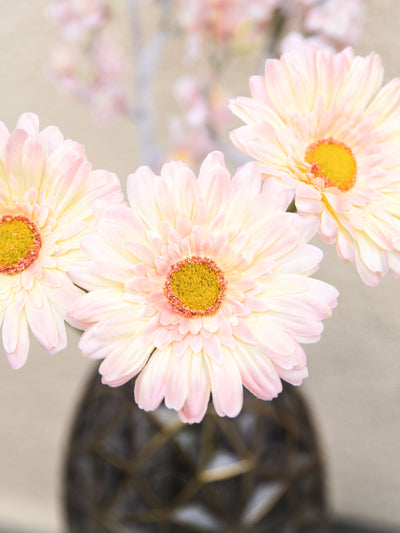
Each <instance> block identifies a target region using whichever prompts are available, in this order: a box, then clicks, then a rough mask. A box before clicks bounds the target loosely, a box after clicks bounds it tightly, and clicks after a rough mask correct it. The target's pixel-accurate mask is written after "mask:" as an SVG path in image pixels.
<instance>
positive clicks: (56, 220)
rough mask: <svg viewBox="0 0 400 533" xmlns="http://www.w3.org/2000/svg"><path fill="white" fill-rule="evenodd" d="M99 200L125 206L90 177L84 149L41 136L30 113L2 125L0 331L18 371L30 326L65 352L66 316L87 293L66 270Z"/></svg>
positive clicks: (109, 186) (108, 181)
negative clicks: (13, 123)
mask: <svg viewBox="0 0 400 533" xmlns="http://www.w3.org/2000/svg"><path fill="white" fill-rule="evenodd" d="M101 201H107V202H108V203H113V202H116V203H118V204H119V203H120V202H121V201H122V194H121V191H120V186H119V183H118V180H117V178H116V176H114V175H113V174H110V173H108V172H105V171H93V172H92V171H91V166H90V164H89V163H88V161H86V158H85V155H84V151H83V148H82V147H81V146H80V145H79V144H77V143H75V142H72V141H69V140H67V141H64V139H63V137H62V135H61V133H60V131H59V130H58V129H57V128H55V127H49V128H46V129H44V130H43V131H40V132H39V121H38V118H37V117H36V115H33V114H30V113H25V114H23V115H22V116H21V117H20V118H19V120H18V123H17V128H16V129H15V130H14V131H13V132H11V133H9V132H8V130H7V128H6V127H5V125H4V124H3V123H2V122H0V325H1V324H2V338H3V345H4V350H5V352H6V354H7V357H8V360H9V362H10V364H11V366H12V367H13V368H19V367H21V366H22V365H23V364H24V363H25V361H26V358H27V355H28V350H29V333H28V326H29V328H30V329H31V331H32V332H33V334H34V335H35V337H36V338H37V339H38V341H39V342H40V344H41V345H42V346H43V347H44V348H45V349H46V350H47V351H48V352H49V353H55V352H57V351H59V350H61V349H63V348H65V346H66V331H65V325H64V319H65V315H66V313H67V312H68V311H69V310H70V308H71V306H72V305H73V304H74V303H75V301H76V300H77V299H78V297H79V296H80V295H81V293H82V291H81V290H80V289H78V288H77V287H76V286H75V285H74V284H73V283H72V281H71V280H70V279H69V277H68V274H67V270H68V268H69V265H70V263H71V262H72V261H77V260H79V259H80V258H82V257H83V254H82V252H81V251H80V249H79V241H80V238H81V237H83V236H85V235H87V233H88V232H89V231H90V229H91V228H92V226H93V223H94V216H93V213H92V209H93V208H94V207H95V205H96V204H97V203H98V202H101Z"/></svg>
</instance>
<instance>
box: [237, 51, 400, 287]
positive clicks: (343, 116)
mask: <svg viewBox="0 0 400 533" xmlns="http://www.w3.org/2000/svg"><path fill="white" fill-rule="evenodd" d="M382 76H383V69H382V65H381V60H380V58H379V56H377V55H376V54H371V55H369V56H368V57H365V58H363V57H355V56H354V53H353V51H352V50H351V49H346V50H344V51H343V52H341V53H339V54H336V55H334V54H331V53H330V52H327V51H323V50H318V49H317V48H315V47H310V48H305V49H303V50H302V51H301V52H299V53H294V52H293V53H287V54H284V55H283V56H282V58H281V59H280V60H267V62H266V65H265V77H263V76H255V77H253V78H251V80H250V89H251V95H252V98H237V99H235V100H233V101H232V102H231V106H230V107H231V109H232V110H233V112H234V113H235V114H236V115H238V116H239V117H240V118H241V119H242V120H243V121H244V122H246V124H247V125H246V126H243V127H241V128H239V129H237V130H235V131H234V132H232V140H233V142H234V144H235V145H236V146H237V147H238V148H240V149H241V150H243V151H244V152H245V153H247V154H248V155H250V156H252V157H254V158H255V159H257V160H258V161H260V162H261V163H262V169H263V172H264V174H265V177H268V176H275V177H277V178H279V179H281V180H282V181H284V182H285V183H286V184H288V185H289V186H291V187H293V188H295V190H296V206H297V209H298V211H299V212H300V213H302V214H306V215H313V216H315V217H318V219H319V232H320V234H321V235H322V236H323V238H324V239H325V240H326V241H327V242H336V247H337V251H338V254H339V256H340V257H341V258H342V259H344V260H345V261H351V262H355V264H356V267H357V269H358V272H359V273H360V275H361V277H362V279H363V280H364V282H365V283H367V284H368V285H376V284H377V283H378V282H379V280H380V278H381V276H382V275H384V274H386V273H387V272H388V271H391V272H392V273H393V274H394V275H395V276H396V277H399V276H400V220H399V219H400V106H399V101H400V79H398V78H397V79H394V80H392V81H391V82H390V83H388V84H387V85H385V86H384V87H383V88H381V84H382Z"/></svg>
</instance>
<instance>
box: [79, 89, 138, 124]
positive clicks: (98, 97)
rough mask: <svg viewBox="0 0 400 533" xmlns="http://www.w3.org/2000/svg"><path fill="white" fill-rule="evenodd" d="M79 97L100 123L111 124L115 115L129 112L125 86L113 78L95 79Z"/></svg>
mask: <svg viewBox="0 0 400 533" xmlns="http://www.w3.org/2000/svg"><path fill="white" fill-rule="evenodd" d="M81 97H82V100H84V101H86V102H87V103H88V104H89V106H90V108H91V111H92V113H93V115H94V116H95V118H96V121H97V122H98V123H100V124H104V125H107V124H111V123H112V122H113V120H115V118H116V117H117V116H119V115H124V114H128V112H129V102H128V97H127V94H126V90H125V87H124V85H123V84H121V83H118V82H114V81H113V80H107V79H103V80H101V79H99V80H97V81H95V82H94V83H92V84H90V85H88V87H86V88H85V89H84V90H83V91H82V93H81Z"/></svg>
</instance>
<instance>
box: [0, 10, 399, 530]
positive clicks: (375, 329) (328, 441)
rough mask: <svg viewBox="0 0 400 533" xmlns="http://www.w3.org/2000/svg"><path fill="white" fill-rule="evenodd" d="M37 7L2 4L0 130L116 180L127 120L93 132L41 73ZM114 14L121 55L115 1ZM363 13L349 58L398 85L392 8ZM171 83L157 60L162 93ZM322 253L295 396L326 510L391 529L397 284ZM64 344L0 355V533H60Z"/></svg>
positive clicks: (73, 399) (132, 151) (41, 20)
mask: <svg viewBox="0 0 400 533" xmlns="http://www.w3.org/2000/svg"><path fill="white" fill-rule="evenodd" d="M46 3H47V2H46V1H45V0H15V1H13V2H10V1H9V0H0V17H1V25H0V120H3V121H4V122H5V123H6V124H7V125H8V127H9V128H13V127H14V125H15V121H16V119H17V117H18V116H19V114H20V113H21V112H23V111H34V112H36V113H38V114H39V116H40V118H41V122H42V124H43V125H44V126H46V125H49V124H56V125H57V126H59V127H60V129H61V130H62V131H63V133H64V135H65V136H66V137H71V138H73V139H75V140H78V141H79V142H81V143H82V144H84V145H85V147H86V150H87V153H88V157H89V159H90V160H91V161H92V162H93V164H94V167H95V168H107V169H109V170H113V171H115V172H117V173H118V174H119V175H120V177H121V178H122V179H125V177H126V176H127V174H128V173H129V172H130V171H132V170H134V169H135V168H136V166H138V164H139V163H140V160H139V158H138V154H137V150H136V141H135V134H134V132H133V130H132V127H131V125H130V124H129V122H127V121H120V122H118V123H117V124H116V125H114V126H113V127H112V128H110V129H106V130H104V129H101V128H99V127H98V126H96V125H95V124H94V122H93V120H92V117H91V116H90V113H89V111H88V110H87V109H86V108H85V107H84V106H82V105H80V104H78V103H76V102H74V101H72V100H71V99H69V98H68V97H66V96H64V95H62V94H60V93H59V92H57V91H56V90H55V89H54V88H53V86H52V85H51V84H50V83H49V82H48V81H46V79H45V78H44V76H43V75H42V69H43V67H42V65H43V61H44V58H45V57H46V53H47V50H48V48H49V46H50V44H51V42H52V41H53V39H54V38H55V29H54V28H53V27H52V26H51V25H50V24H49V22H47V21H46V20H45V17H44V15H43V10H44V7H45V5H46ZM116 4H117V6H118V9H119V10H120V12H121V18H120V24H121V28H122V30H123V31H122V35H123V38H126V43H127V44H126V45H127V46H128V38H127V27H126V18H125V17H124V16H123V12H124V9H125V8H126V7H125V0H117V1H116ZM366 15H367V16H366V24H365V26H364V31H363V34H362V35H363V37H362V41H361V43H360V45H359V47H358V49H357V50H358V52H359V53H360V54H367V53H369V51H371V50H374V51H376V52H379V53H380V54H381V55H382V56H383V59H384V63H385V67H386V74H387V78H390V77H393V76H395V75H400V52H399V46H398V43H399V29H400V2H399V1H398V0H397V1H396V0H367V1H366ZM172 57H173V56H172ZM173 77H174V71H173V70H172V68H170V66H169V64H168V61H167V62H166V64H165V65H164V67H163V74H162V79H161V82H160V83H170V81H171V80H172V79H173ZM246 85H247V77H246V79H244V80H243V79H242V80H238V87H239V86H240V90H239V89H238V94H240V93H242V94H244V92H245V91H246V88H245V87H246ZM159 87H160V88H161V90H160V94H161V93H162V87H163V86H162V85H159ZM166 102H167V99H166V97H164V100H163V101H162V105H164V104H165V103H166ZM324 249H325V251H326V257H325V260H324V263H323V265H322V268H321V269H320V271H319V274H318V276H319V277H320V278H321V279H325V280H327V281H329V282H331V283H333V284H334V285H336V286H337V287H338V289H339V290H340V291H341V293H342V295H341V298H340V305H339V307H338V308H337V310H335V313H334V316H333V318H332V319H331V320H329V321H327V322H326V330H325V334H324V337H323V340H322V341H321V342H320V343H319V344H318V345H314V346H309V347H307V353H308V356H309V368H310V378H309V380H308V381H307V383H306V385H305V386H304V387H303V391H304V394H305V395H306V397H307V399H308V400H309V403H310V405H311V407H312V409H313V412H314V417H315V420H316V423H317V427H318V430H319V433H320V437H321V444H322V448H323V450H324V454H325V458H326V464H327V473H328V483H329V492H330V501H331V507H332V510H333V511H334V512H335V513H336V514H338V515H340V516H349V517H353V518H356V519H359V520H362V521H364V522H371V523H382V524H386V525H391V526H393V527H395V528H396V530H399V529H400V506H399V498H400V461H399V449H400V427H399V420H400V357H399V356H400V312H399V310H400V304H399V300H400V281H395V280H393V279H391V278H386V279H385V280H384V282H383V283H382V284H381V285H380V286H379V287H378V288H375V289H370V288H367V287H366V286H364V285H363V284H362V283H361V281H360V280H359V278H358V276H357V275H356V274H355V272H354V270H353V268H352V267H351V266H345V265H344V264H342V263H341V262H340V261H339V260H338V259H337V257H336V254H335V251H334V249H333V248H332V247H329V248H328V247H325V248H324ZM69 340H70V343H69V347H68V349H67V350H66V351H65V352H63V353H60V354H58V355H55V356H54V357H50V356H48V355H47V354H45V353H44V352H43V351H42V350H41V349H40V348H39V347H38V346H37V345H36V344H35V343H33V346H32V350H31V354H30V358H29V361H28V363H27V365H26V366H25V367H24V368H23V369H22V370H19V371H17V372H14V371H12V370H11V369H10V368H9V367H8V365H7V362H6V360H5V357H0V531H1V528H2V527H3V528H4V530H5V531H6V532H7V533H14V532H17V531H19V529H21V530H23V531H25V532H27V533H36V532H37V533H60V532H61V531H62V515H61V505H60V500H61V492H62V486H61V469H62V461H63V452H64V446H65V442H66V438H67V435H68V431H69V424H70V421H71V418H72V415H73V411H74V408H75V406H76V403H77V401H78V399H79V396H80V393H81V391H82V387H83V384H84V382H85V380H86V377H87V376H88V374H89V372H90V371H91V369H92V368H93V366H92V364H91V362H89V361H86V360H83V359H81V357H80V356H79V353H78V350H77V335H76V334H75V333H74V332H71V333H70V337H69ZM0 352H1V349H0ZM1 355H3V354H1Z"/></svg>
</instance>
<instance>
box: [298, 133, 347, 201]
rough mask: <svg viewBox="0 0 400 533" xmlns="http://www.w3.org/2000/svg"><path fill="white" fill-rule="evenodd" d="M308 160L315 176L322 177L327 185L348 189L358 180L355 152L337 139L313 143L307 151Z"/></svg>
mask: <svg viewBox="0 0 400 533" xmlns="http://www.w3.org/2000/svg"><path fill="white" fill-rule="evenodd" d="M306 161H307V163H310V165H311V172H312V173H313V174H314V176H316V177H318V178H322V179H323V180H324V182H325V185H326V186H327V187H337V188H338V189H339V190H340V191H348V190H349V189H351V188H352V187H353V186H354V184H355V182H356V178H357V163H356V160H355V159H354V156H353V152H352V151H351V150H350V148H349V147H348V146H346V145H345V144H343V143H341V142H339V141H336V140H335V139H332V138H329V139H322V140H321V141H317V142H316V143H313V144H311V145H310V146H309V147H308V148H307V151H306Z"/></svg>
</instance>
